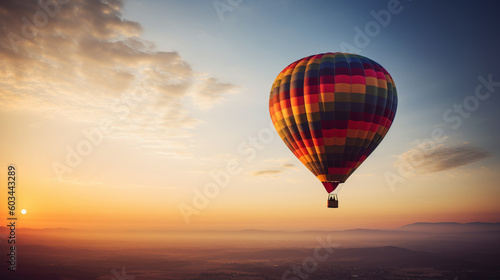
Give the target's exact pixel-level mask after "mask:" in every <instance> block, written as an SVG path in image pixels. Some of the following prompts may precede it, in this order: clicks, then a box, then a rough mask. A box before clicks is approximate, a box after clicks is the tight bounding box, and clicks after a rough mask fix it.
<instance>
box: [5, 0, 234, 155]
mask: <svg viewBox="0 0 500 280" xmlns="http://www.w3.org/2000/svg"><path fill="white" fill-rule="evenodd" d="M45 3H50V5H48V6H47V5H44V4H45ZM123 5H124V2H123V1H119V0H101V1H84V0H80V1H66V0H65V1H63V0H59V1H35V0H32V1H16V0H6V1H1V2H0V26H2V28H1V29H0V59H1V61H2V63H1V65H0V106H2V108H4V110H28V111H34V112H39V113H41V114H43V115H45V116H48V117H52V118H65V119H69V120H72V121H74V122H80V123H88V124H98V123H99V122H100V121H102V120H104V119H107V120H112V121H113V130H112V133H111V135H110V136H111V137H116V138H128V139H131V140H133V141H136V142H138V143H140V144H141V145H144V146H147V147H150V148H153V149H156V150H158V151H160V152H161V153H162V154H166V155H172V154H183V153H186V151H187V150H188V149H189V145H190V141H189V139H190V138H191V132H192V130H191V129H192V128H194V127H196V126H197V125H199V124H200V123H202V121H201V120H199V119H196V118H194V117H192V116H191V113H190V110H191V108H192V105H196V106H199V107H202V108H204V109H209V108H212V107H213V106H214V104H216V103H218V102H220V101H221V100H222V99H223V95H224V94H226V93H230V92H234V89H235V88H236V86H235V85H233V84H230V83H223V82H220V81H219V80H218V79H217V78H214V77H210V75H208V74H206V73H196V72H195V71H194V70H193V69H192V68H191V65H190V64H189V63H188V62H187V61H185V60H184V59H183V57H181V56H180V55H179V54H178V53H177V52H175V51H160V50H157V49H156V47H155V45H154V44H153V43H151V42H148V41H145V40H144V39H142V38H141V37H140V36H141V32H142V27H141V25H140V24H139V23H137V22H133V21H128V20H125V19H123V18H122V15H121V11H122V9H123ZM192 96H194V98H193V97H192Z"/></svg>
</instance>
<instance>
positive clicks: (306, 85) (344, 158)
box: [269, 53, 397, 193]
mask: <svg viewBox="0 0 500 280" xmlns="http://www.w3.org/2000/svg"><path fill="white" fill-rule="evenodd" d="M396 107H397V92H396V87H395V86H394V81H393V80H392V77H391V75H389V73H388V72H387V71H386V70H385V69H384V68H383V67H382V66H380V64H378V63H377V62H375V61H373V60H371V59H369V58H366V57H364V56H361V55H356V54H348V53H322V54H317V55H312V56H308V57H305V58H302V59H299V60H297V61H295V62H293V63H292V64H290V65H288V66H287V67H286V68H285V69H283V70H282V71H281V73H280V74H279V75H278V77H276V80H275V81H274V84H273V87H272V89H271V95H270V99H269V111H270V114H271V119H272V121H273V124H274V127H275V128H276V130H277V131H278V134H279V135H280V137H281V139H283V141H284V142H285V144H286V145H287V146H288V148H289V149H290V150H291V151H292V152H293V154H294V155H295V156H296V157H297V158H298V159H299V160H300V161H301V162H302V163H303V164H304V165H305V166H306V167H307V168H308V169H309V170H310V171H311V172H312V173H313V174H314V175H315V176H316V177H317V178H318V179H319V180H320V181H321V182H323V185H324V187H325V189H326V190H327V191H328V193H330V192H332V191H334V190H335V188H336V187H337V186H338V184H339V183H343V182H345V181H346V180H347V178H348V177H349V176H350V175H351V174H352V173H353V172H354V171H355V170H356V168H358V167H359V166H360V164H361V163H362V162H363V161H364V160H365V159H366V158H367V157H368V156H369V155H370V154H371V153H372V152H373V151H374V150H375V148H376V147H377V146H378V145H379V144H380V142H381V141H382V139H383V138H384V136H385V135H386V134H387V131H388V130H389V128H390V126H391V124H392V121H393V119H394V116H395V113H396Z"/></svg>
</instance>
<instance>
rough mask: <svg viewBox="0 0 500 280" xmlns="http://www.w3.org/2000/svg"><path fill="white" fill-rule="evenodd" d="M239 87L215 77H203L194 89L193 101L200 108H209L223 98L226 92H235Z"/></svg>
mask: <svg viewBox="0 0 500 280" xmlns="http://www.w3.org/2000/svg"><path fill="white" fill-rule="evenodd" d="M236 89H237V87H236V86H235V85H233V84H230V83H223V82H219V81H218V80H217V79H215V78H210V77H209V78H203V79H201V80H200V82H199V84H197V85H196V86H195V87H194V90H193V94H192V97H193V103H194V104H195V105H196V106H198V108H200V109H203V110H208V109H210V108H212V107H213V106H214V104H216V103H218V102H220V101H221V99H222V95H223V94H224V93H235V91H236Z"/></svg>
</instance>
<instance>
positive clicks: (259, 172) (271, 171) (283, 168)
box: [251, 159, 295, 176]
mask: <svg viewBox="0 0 500 280" xmlns="http://www.w3.org/2000/svg"><path fill="white" fill-rule="evenodd" d="M266 161H271V162H282V160H281V159H280V160H274V159H271V160H266ZM293 168H295V164H291V163H283V164H281V166H280V168H277V169H276V168H274V169H262V170H257V171H254V172H252V173H251V175H252V176H267V175H278V174H281V173H283V172H285V171H286V170H287V169H293Z"/></svg>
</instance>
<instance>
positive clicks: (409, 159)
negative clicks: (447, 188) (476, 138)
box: [396, 143, 489, 174]
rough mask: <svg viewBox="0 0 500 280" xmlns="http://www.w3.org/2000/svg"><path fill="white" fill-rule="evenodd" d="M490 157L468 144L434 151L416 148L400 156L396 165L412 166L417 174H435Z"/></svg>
mask: <svg viewBox="0 0 500 280" xmlns="http://www.w3.org/2000/svg"><path fill="white" fill-rule="evenodd" d="M488 156H489V153H488V152H487V151H485V150H483V149H481V148H478V147H474V146H470V145H469V144H468V143H463V144H458V145H454V146H445V145H439V146H436V147H435V148H433V149H426V150H424V149H421V148H420V147H418V146H417V147H415V148H413V149H411V150H409V151H407V152H405V153H403V154H401V155H399V156H398V158H399V159H398V161H397V162H396V165H405V166H408V164H409V165H411V167H412V168H413V170H415V171H416V173H421V174H423V173H433V172H439V171H444V170H450V169H454V168H457V167H460V166H464V165H467V164H470V163H474V162H477V161H479V160H481V159H483V158H486V157H488Z"/></svg>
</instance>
